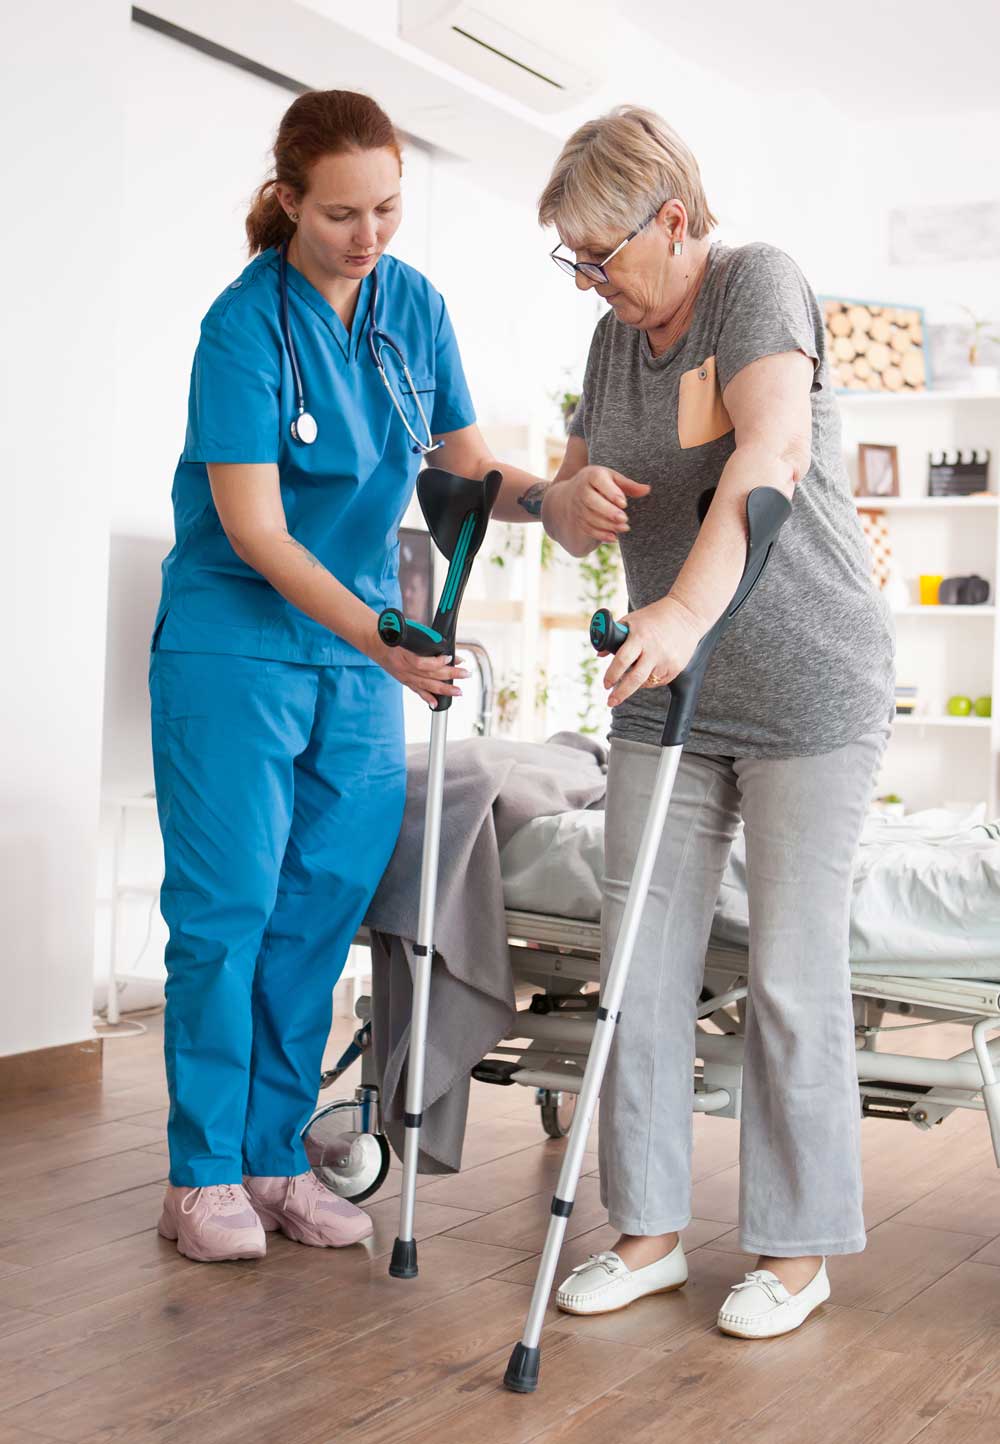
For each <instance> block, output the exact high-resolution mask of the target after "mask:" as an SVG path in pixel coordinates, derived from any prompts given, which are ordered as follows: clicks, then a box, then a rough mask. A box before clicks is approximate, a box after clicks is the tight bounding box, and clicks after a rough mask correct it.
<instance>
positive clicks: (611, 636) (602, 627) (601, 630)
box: [590, 607, 628, 652]
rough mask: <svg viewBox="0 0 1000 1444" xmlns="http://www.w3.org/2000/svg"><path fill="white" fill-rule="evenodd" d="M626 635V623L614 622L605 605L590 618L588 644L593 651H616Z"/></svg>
mask: <svg viewBox="0 0 1000 1444" xmlns="http://www.w3.org/2000/svg"><path fill="white" fill-rule="evenodd" d="M627 636H628V623H627V622H616V621H615V619H614V617H613V616H612V615H611V613H610V611H609V610H608V608H607V607H601V609H600V611H598V612H595V613H594V615H593V616H592V617H591V619H590V645H591V646H592V647H593V649H594V651H595V652H617V651H618V648H619V647H620V646H621V644H622V642H624V640H625V638H626V637H627Z"/></svg>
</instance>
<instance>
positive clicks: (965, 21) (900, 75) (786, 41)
mask: <svg viewBox="0 0 1000 1444" xmlns="http://www.w3.org/2000/svg"><path fill="white" fill-rule="evenodd" d="M617 8H618V9H619V10H620V12H621V13H622V14H624V15H625V16H627V17H628V18H629V19H630V20H632V21H633V23H634V24H636V25H638V26H640V27H641V28H642V29H644V30H645V31H646V32H647V33H649V34H650V35H652V36H653V37H655V38H656V39H657V40H658V41H659V42H660V43H661V44H662V45H664V46H665V47H666V48H667V49H669V50H672V51H674V52H675V53H676V54H678V55H682V56H685V57H686V58H687V59H689V60H691V61H693V62H694V63H695V64H697V65H699V66H704V67H705V68H706V69H708V70H717V71H720V72H721V73H722V74H724V75H726V76H727V77H728V78H729V79H731V80H734V81H737V82H741V83H742V84H744V85H746V86H747V87H748V88H749V89H754V90H756V89H757V88H758V87H760V86H762V85H763V86H767V87H770V88H771V89H773V90H774V91H776V92H780V91H802V90H818V91H819V92H821V93H822V94H823V95H825V96H826V98H827V99H828V100H830V101H831V102H832V103H833V104H835V105H838V106H840V107H841V108H842V109H844V110H849V111H850V112H851V113H852V114H854V115H857V114H858V113H859V112H861V113H870V114H872V115H883V114H886V113H893V112H895V113H896V114H899V113H912V112H915V111H920V112H924V113H927V112H929V113H931V114H933V113H934V112H941V111H958V110H975V109H987V108H995V107H996V106H997V104H998V101H1000V84H998V75H1000V68H998V64H997V56H998V53H1000V0H804V3H803V0H753V3H752V4H748V3H746V0H712V3H711V5H710V6H706V5H700V4H698V3H697V0H681V3H677V0H618V4H617Z"/></svg>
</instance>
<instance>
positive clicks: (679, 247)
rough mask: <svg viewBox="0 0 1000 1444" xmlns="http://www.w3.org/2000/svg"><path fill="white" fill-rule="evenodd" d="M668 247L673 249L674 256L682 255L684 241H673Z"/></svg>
mask: <svg viewBox="0 0 1000 1444" xmlns="http://www.w3.org/2000/svg"><path fill="white" fill-rule="evenodd" d="M670 249H671V250H672V251H673V253H674V255H675V256H680V255H683V253H684V242H683V241H674V242H673V244H672V245H671V247H670Z"/></svg>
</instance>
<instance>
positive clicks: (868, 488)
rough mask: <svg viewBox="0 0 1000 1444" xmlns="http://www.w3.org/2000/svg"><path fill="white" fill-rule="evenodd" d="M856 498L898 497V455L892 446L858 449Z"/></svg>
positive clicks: (866, 444)
mask: <svg viewBox="0 0 1000 1444" xmlns="http://www.w3.org/2000/svg"><path fill="white" fill-rule="evenodd" d="M857 495H858V496H898V495H899V453H898V451H897V450H896V447H894V446H872V445H869V444H868V443H867V442H864V441H863V442H862V443H861V445H860V446H859V447H858V490H857Z"/></svg>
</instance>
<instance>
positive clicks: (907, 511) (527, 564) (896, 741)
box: [463, 391, 1000, 815]
mask: <svg viewBox="0 0 1000 1444" xmlns="http://www.w3.org/2000/svg"><path fill="white" fill-rule="evenodd" d="M838 399H839V403H840V410H841V419H842V425H843V435H844V451H845V459H846V462H847V466H848V472H849V475H850V477H851V480H852V484H853V485H856V483H857V447H858V443H859V442H871V443H875V444H882V445H894V446H897V447H898V449H899V461H900V490H901V495H900V496H898V497H891V498H884V499H880V498H872V497H859V498H857V504H858V509H859V510H867V511H882V512H884V513H885V515H886V517H887V519H888V523H889V528H890V535H891V541H892V547H893V554H894V559H895V561H896V562H897V564H898V568H899V570H900V571H901V574H902V575H903V577H904V578H905V579H907V580H908V581H909V582H910V583H911V598H910V602H909V603H908V604H907V605H905V606H901V607H899V608H898V609H897V610H896V612H895V622H896V632H897V658H898V660H897V673H898V677H899V680H900V682H902V683H910V684H912V685H916V686H917V687H919V689H920V690H919V697H918V706H919V707H920V709H921V710H920V711H919V712H918V713H917V714H915V715H911V716H905V717H904V716H900V717H898V718H897V719H896V724H895V726H894V728H893V735H892V740H891V742H890V745H889V747H888V749H887V751H886V756H885V761H884V765H883V770H882V776H881V778H880V781H879V788H880V790H881V791H892V792H897V793H899V794H900V795H901V796H902V797H903V798H904V799H905V801H906V804H907V807H908V808H910V809H918V808H921V807H928V806H934V805H941V804H943V803H947V802H956V803H958V802H961V803H975V802H985V803H986V804H987V807H988V810H989V812H990V814H991V815H996V814H997V812H998V794H1000V719H998V718H997V717H993V718H981V717H951V716H949V715H947V714H946V713H945V711H944V707H945V703H946V702H947V699H948V698H949V697H950V696H951V695H953V694H955V693H962V694H964V695H967V696H969V697H971V698H976V697H979V696H982V695H985V694H987V693H989V694H991V695H996V693H997V690H998V685H1000V683H998V679H1000V624H998V620H997V619H998V615H1000V612H998V605H997V602H998V597H997V584H998V581H1000V485H998V471H997V461H996V459H997V457H998V456H1000V393H997V394H992V393H990V394H986V393H968V394H966V393H959V392H952V391H948V392H935V391H930V392H926V393H924V394H922V395H908V396H902V397H901V396H889V395H881V394H877V393H868V392H855V393H849V394H846V395H841V396H840V397H839V398H838ZM487 439H488V441H489V443H490V445H491V447H492V449H493V451H494V454H495V455H497V456H503V457H505V458H506V459H508V460H509V461H511V462H513V463H514V464H516V465H521V466H524V467H527V468H528V469H529V470H531V471H533V472H535V473H536V474H540V475H551V474H553V472H554V471H555V469H556V467H557V466H558V465H559V462H560V460H561V457H562V452H563V448H564V445H565V443H564V442H563V440H562V439H561V438H559V437H550V436H546V435H545V434H543V433H541V432H539V431H537V430H532V429H530V428H527V427H524V428H505V429H504V431H503V432H502V433H499V432H496V433H490V434H489V435H488V437H487ZM956 447H961V448H962V449H963V450H966V451H968V450H970V449H972V448H979V449H980V450H984V449H986V448H988V449H989V450H990V452H991V455H992V457H993V460H992V462H991V467H990V474H989V477H988V482H987V485H988V494H987V495H985V496H977V497H967V498H965V497H959V498H938V497H928V496H927V495H926V490H927V453H928V452H929V451H940V450H942V449H943V448H948V449H949V450H954V449H955V448H956ZM519 531H520V534H521V535H522V536H523V539H524V550H523V553H521V554H520V555H518V556H516V557H514V558H510V559H508V565H507V566H506V567H505V568H503V569H499V568H494V569H493V570H492V571H491V570H490V565H489V555H490V552H491V550H493V548H494V547H495V546H496V545H498V544H499V539H500V537H501V536H502V533H501V532H499V531H497V533H496V537H497V541H496V542H493V543H492V544H491V540H490V539H488V540H487V543H486V546H485V547H484V549H483V553H482V556H481V559H480V561H479V562H477V568H476V571H475V572H474V574H473V581H472V583H471V584H470V589H469V594H468V596H467V598H466V601H465V604H464V608H463V616H464V619H465V622H466V624H467V632H468V633H469V635H472V634H476V635H478V636H479V637H480V638H481V640H483V641H484V642H485V644H486V645H487V646H488V647H489V649H490V652H491V655H492V656H493V660H494V664H495V667H496V673H497V677H498V679H499V681H500V682H501V683H503V682H504V681H505V679H506V680H509V681H511V682H513V684H514V685H516V686H517V687H518V690H519V692H520V697H519V708H518V716H517V720H516V723H515V724H514V726H513V728H512V729H511V732H512V735H514V736H517V737H522V738H525V739H530V740H537V739H539V738H541V737H544V736H547V735H549V734H550V733H551V732H553V731H556V730H559V729H560V728H564V727H576V726H578V725H579V723H578V716H579V711H580V708H581V706H582V703H583V695H584V694H583V690H582V682H581V678H580V658H581V657H582V656H583V654H584V651H585V647H586V628H587V625H588V623H589V613H586V614H585V613H584V611H583V610H582V608H581V606H580V595H579V587H578V584H577V581H576V564H575V563H574V562H573V561H571V560H569V559H566V558H562V557H559V558H557V559H556V560H555V561H554V562H553V564H552V566H551V567H550V568H549V569H548V570H547V571H544V570H543V569H542V565H541V542H542V532H541V528H540V527H525V528H523V530H521V529H519ZM970 572H978V573H979V574H980V575H981V576H984V577H986V578H987V580H988V581H989V583H990V588H991V595H990V600H989V604H988V605H984V606H980V607H941V606H935V607H927V606H920V605H918V603H917V596H918V592H917V584H916V579H917V577H918V576H919V575H920V574H921V573H935V574H937V573H939V574H940V575H942V576H957V575H966V574H968V573H970ZM615 605H616V607H619V608H620V609H621V610H624V608H625V606H626V599H625V596H624V589H623V588H622V590H621V592H620V595H619V597H618V599H617V601H616V603H615ZM553 679H555V681H556V686H555V688H554V689H551V688H550V689H549V690H550V691H551V690H554V692H555V696H554V699H553V700H551V701H550V703H549V705H548V706H547V707H541V706H538V705H536V689H538V691H539V693H543V692H544V689H545V684H546V681H548V682H550V683H551V682H552V680H553ZM998 700H1000V699H998ZM963 730H964V732H965V733H966V734H967V735H966V736H965V737H964V738H963V737H962V736H961V733H962V731H963Z"/></svg>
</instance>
